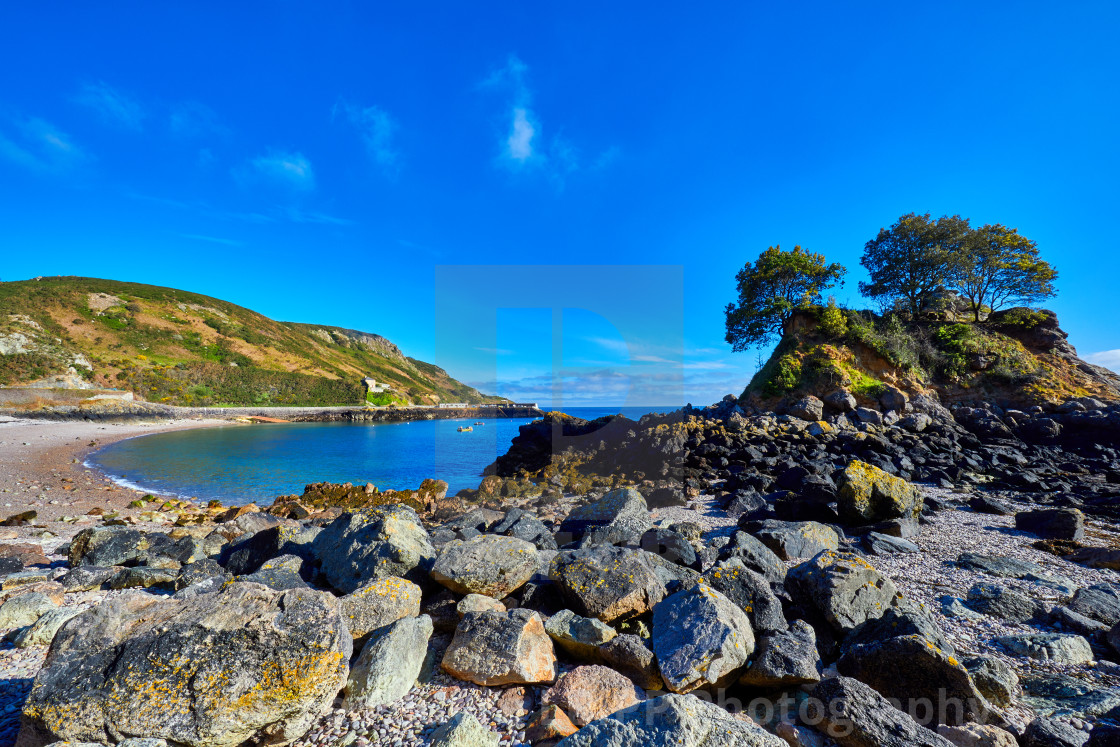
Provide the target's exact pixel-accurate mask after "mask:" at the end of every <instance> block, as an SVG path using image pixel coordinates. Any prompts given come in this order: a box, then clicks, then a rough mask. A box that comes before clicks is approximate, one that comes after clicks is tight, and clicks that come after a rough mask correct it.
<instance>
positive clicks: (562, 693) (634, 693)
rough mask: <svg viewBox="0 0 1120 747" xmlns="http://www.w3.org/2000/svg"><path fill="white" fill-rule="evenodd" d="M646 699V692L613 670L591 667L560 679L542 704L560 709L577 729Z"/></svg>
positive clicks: (591, 665)
mask: <svg viewBox="0 0 1120 747" xmlns="http://www.w3.org/2000/svg"><path fill="white" fill-rule="evenodd" d="M645 699H646V695H645V693H644V692H642V691H641V690H639V689H638V688H637V687H635V686H634V683H633V682H631V681H630V680H628V679H627V678H626V677H623V676H622V675H621V674H619V673H618V672H616V671H614V670H613V669H608V668H607V667H601V666H598V665H595V664H589V665H585V666H580V667H576V668H575V669H573V670H572V671H570V672H568V673H567V674H565V675H563V676H562V677H560V679H558V680H557V681H556V684H555V685H553V686H552V687H551V688H549V689H548V690H547V691H546V692H545V694H544V696H543V697H542V698H541V705H542V706H550V705H555V706H559V707H560V708H563V709H564V713H566V714H568V716H570V717H571V719H572V722H573V723H574V724H575V725H576V726H586V725H587V724H590V723H591V722H592V721H597V720H598V719H601V718H604V717H606V716H609V715H611V714H612V713H614V712H615V711H621V710H622V709H623V708H629V707H630V706H632V705H634V704H636V703H640V702H641V701H643V700H645Z"/></svg>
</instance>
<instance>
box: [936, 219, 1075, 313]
mask: <svg viewBox="0 0 1120 747" xmlns="http://www.w3.org/2000/svg"><path fill="white" fill-rule="evenodd" d="M1057 278H1058V271H1057V270H1055V269H1054V268H1053V267H1052V266H1051V265H1050V263H1049V262H1046V261H1045V260H1043V259H1042V258H1040V257H1039V256H1038V245H1037V244H1036V243H1035V242H1033V241H1031V240H1030V239H1028V238H1027V237H1026V236H1023V235H1022V234H1020V233H1019V231H1018V230H1017V229H1014V228H1008V227H1007V226H1003V225H1000V224H999V223H996V224H995V225H991V224H989V225H985V226H981V227H980V228H977V229H975V230H974V231H970V232H969V234H968V237H967V238H966V239H965V244H964V251H963V252H961V255H960V257H959V259H958V261H957V262H956V263H955V264H954V266H953V272H952V282H953V287H954V288H955V289H956V290H957V291H958V292H959V293H960V294H961V295H962V296H964V297H965V298H967V299H968V302H969V304H970V305H971V306H972V314H973V316H974V318H975V319H976V321H977V322H979V321H980V313H981V311H982V310H983V309H984V308H987V309H988V310H989V311H990V312H991V311H998V310H999V309H1001V308H1003V307H1004V306H1007V305H1008V304H1011V303H1021V304H1028V303H1034V302H1037V301H1041V300H1043V299H1046V298H1050V297H1052V296H1054V295H1055V294H1056V292H1057V291H1056V290H1055V289H1054V281H1055V280H1057Z"/></svg>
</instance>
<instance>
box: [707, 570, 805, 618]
mask: <svg viewBox="0 0 1120 747" xmlns="http://www.w3.org/2000/svg"><path fill="white" fill-rule="evenodd" d="M704 582H705V583H707V584H708V585H709V586H711V587H712V588H714V589H716V590H718V591H720V592H722V593H723V594H724V596H726V597H727V598H728V599H730V600H731V601H732V602H734V603H735V604H736V605H738V606H739V607H740V608H741V609H742V610H743V611H744V612H746V613H747V618H748V619H749V620H750V622H751V629H753V630H754V632H755V633H758V634H765V633H776V632H779V631H784V630H785V629H786V627H787V625H786V616H785V614H784V613H783V612H782V603H781V601H780V600H779V599H778V597H777V596H775V594H774V592H773V590H772V589H771V588H770V583H769V582H768V581H767V580H766V579H765V578H763V577H762V576H760V575H758V574H757V573H755V572H754V571H751V570H749V569H747V567H746V566H744V565H743V561H741V560H739V559H738V558H732V559H730V560H725V561H723V562H722V563H720V564H719V565H717V566H716V567H715V568H712V569H711V570H709V571H708V572H707V573H706V574H704Z"/></svg>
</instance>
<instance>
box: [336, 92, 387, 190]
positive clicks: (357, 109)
mask: <svg viewBox="0 0 1120 747" xmlns="http://www.w3.org/2000/svg"><path fill="white" fill-rule="evenodd" d="M331 116H332V117H345V118H346V121H347V122H349V123H350V124H351V125H353V127H354V128H355V129H356V130H357V131H358V133H359V135H360V136H361V138H362V143H363V144H364V145H365V147H366V153H368V154H369V157H370V158H372V159H373V161H374V163H376V164H377V165H378V166H380V167H381V169H382V170H383V171H384V172H385V173H386V175H389V176H393V175H394V174H396V172H397V170H398V169H399V168H400V161H401V155H400V152H399V151H398V150H397V148H396V146H395V145H394V142H393V141H394V134H395V133H396V131H397V129H398V125H397V123H396V121H395V120H394V119H393V118H392V117H390V116H389V113H388V112H387V111H385V110H384V109H382V108H380V107H377V106H365V107H362V106H358V105H356V104H352V103H350V102H348V101H345V100H341V101H339V102H338V103H337V104H335V105H334V110H333V111H332V112H331Z"/></svg>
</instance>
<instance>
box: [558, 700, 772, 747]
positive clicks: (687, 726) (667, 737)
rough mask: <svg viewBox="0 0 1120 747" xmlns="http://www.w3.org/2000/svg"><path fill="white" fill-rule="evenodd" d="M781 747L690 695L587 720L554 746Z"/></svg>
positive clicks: (750, 724) (746, 723) (762, 732)
mask: <svg viewBox="0 0 1120 747" xmlns="http://www.w3.org/2000/svg"><path fill="white" fill-rule="evenodd" d="M659 745H673V746H674V747H731V746H732V745H734V746H735V747H787V745H786V743H785V742H784V741H783V740H782V739H781V738H779V737H776V736H774V735H773V734H771V733H769V732H768V731H766V730H765V729H763V728H762V727H761V726H758V725H757V724H755V723H754V722H753V721H748V720H745V719H741V718H736V717H735V716H732V715H731V714H729V713H728V712H727V711H725V710H724V709H722V708H720V707H719V706H717V705H714V704H712V703H708V702H706V701H703V700H701V699H700V698H697V697H696V696H695V695H675V694H671V695H663V696H661V697H660V698H655V699H653V700H647V701H644V702H642V703H639V704H638V705H635V706H631V707H630V708H627V709H625V710H622V711H619V712H617V713H614V714H611V715H610V716H607V717H606V718H602V719H599V720H598V721H593V722H592V723H590V724H588V725H587V726H585V727H583V728H582V729H580V730H579V731H577V732H576V733H575V734H573V735H571V736H570V737H568V738H566V739H564V740H563V741H561V742H560V743H559V745H557V747H608V746H609V747H656V746H659Z"/></svg>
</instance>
